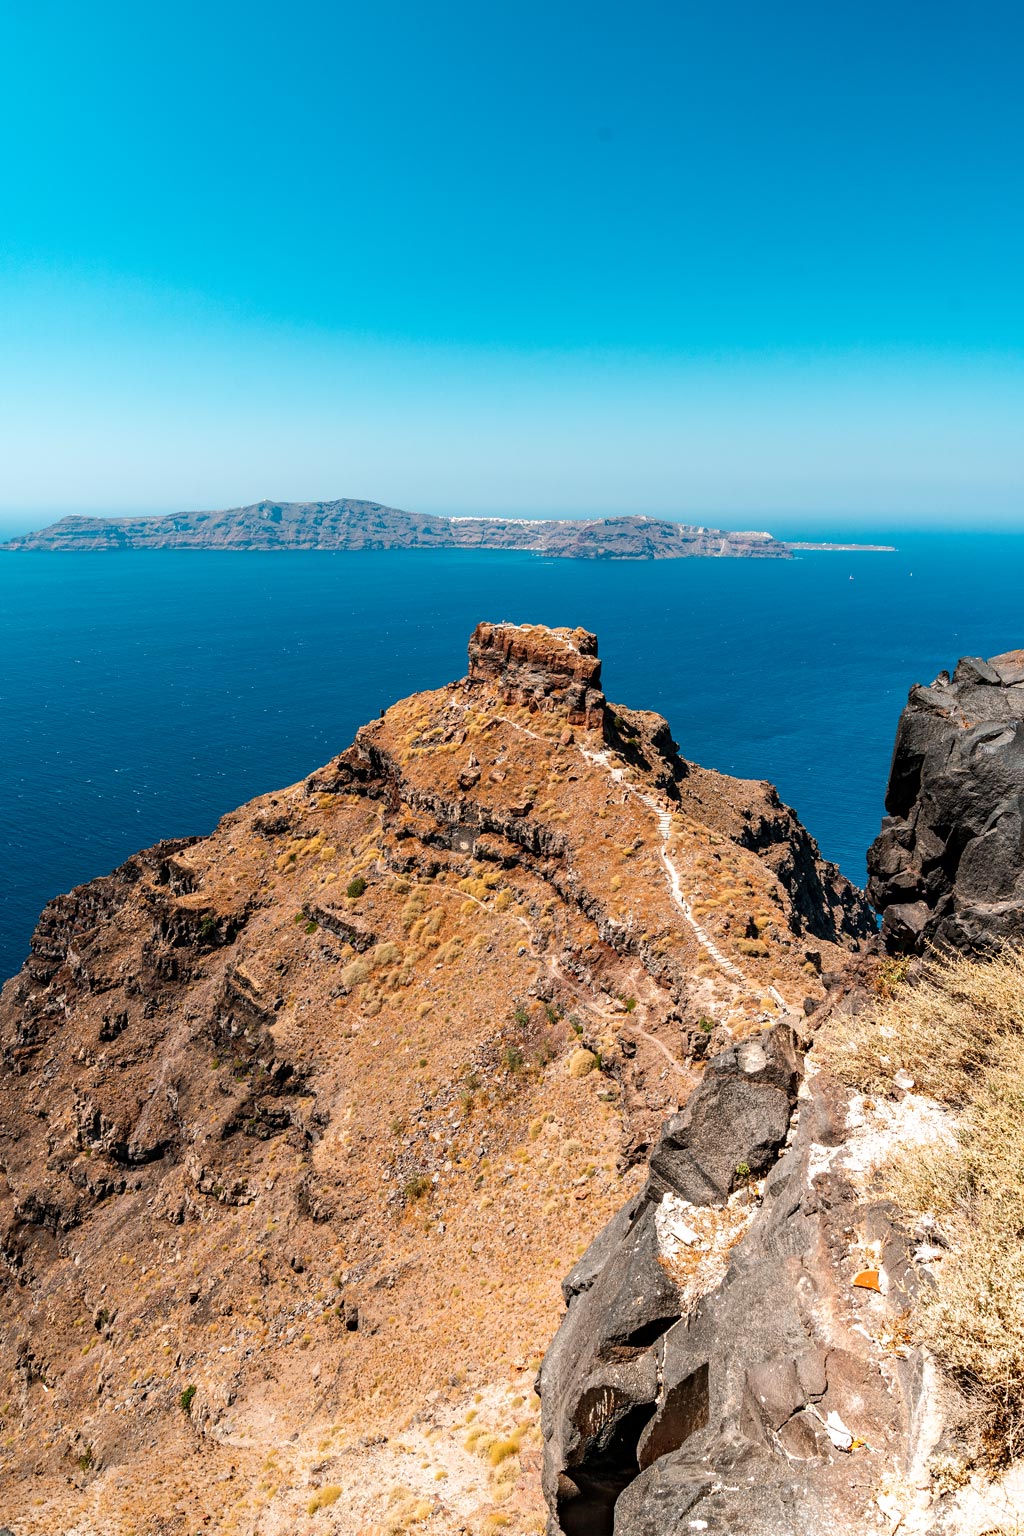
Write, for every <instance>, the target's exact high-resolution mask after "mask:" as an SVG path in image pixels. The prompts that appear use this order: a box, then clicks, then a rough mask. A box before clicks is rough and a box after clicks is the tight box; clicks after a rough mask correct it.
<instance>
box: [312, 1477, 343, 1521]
mask: <svg viewBox="0 0 1024 1536" xmlns="http://www.w3.org/2000/svg"><path fill="white" fill-rule="evenodd" d="M340 1498H341V1489H340V1488H339V1487H338V1485H337V1483H329V1484H328V1485H327V1487H326V1488H318V1489H317V1491H316V1493H314V1495H313V1497H312V1498H311V1499H310V1501H309V1503H308V1504H307V1505H306V1513H307V1514H309V1515H315V1514H316V1512H317V1510H318V1509H327V1508H329V1506H330V1505H331V1504H337V1502H338V1500H339V1499H340Z"/></svg>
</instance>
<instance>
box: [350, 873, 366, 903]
mask: <svg viewBox="0 0 1024 1536" xmlns="http://www.w3.org/2000/svg"><path fill="white" fill-rule="evenodd" d="M365 890H366V881H365V880H364V879H363V877H362V875H356V877H355V879H354V880H350V881H349V883H348V885H346V887H345V895H346V896H351V898H352V900H353V901H355V900H356V899H357V897H359V896H361V895H362V894H363V892H364V891H365Z"/></svg>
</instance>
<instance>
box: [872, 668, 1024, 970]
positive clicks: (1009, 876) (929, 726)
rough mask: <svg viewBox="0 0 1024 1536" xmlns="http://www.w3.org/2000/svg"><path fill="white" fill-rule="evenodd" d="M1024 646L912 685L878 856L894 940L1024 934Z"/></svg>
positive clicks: (903, 946) (878, 892) (910, 945)
mask: <svg viewBox="0 0 1024 1536" xmlns="http://www.w3.org/2000/svg"><path fill="white" fill-rule="evenodd" d="M1022 805H1024V651H1010V652H1008V653H1007V654H1006V655H1004V656H993V657H992V658H991V659H990V660H989V661H983V660H981V659H980V658H979V657H964V658H963V659H962V660H961V661H960V662H959V663H958V665H957V668H956V671H955V672H954V673H953V676H952V677H950V676H949V674H948V673H946V672H943V673H940V675H939V676H938V677H937V678H936V680H935V682H934V683H932V685H931V687H928V688H925V687H922V686H920V685H918V686H916V687H914V688H912V689H911V691H910V698H909V700H908V703H907V707H906V709H905V710H904V711H903V714H902V715H901V717H900V722H899V728H898V730H897V733H896V746H895V750H894V752H893V759H892V768H891V771H890V774H889V786H888V790H887V792H886V797H885V808H886V810H887V812H888V813H889V814H888V816H887V818H886V821H885V823H884V825H883V828H882V831H881V833H880V835H879V836H878V837H877V838H876V840H875V842H874V843H873V844H872V846H871V849H870V851H869V853H868V871H869V874H870V877H871V879H870V884H869V886H868V893H869V895H870V898H871V900H872V901H873V903H874V904H875V906H876V907H878V908H879V909H880V910H881V912H882V927H883V933H884V936H885V939H886V942H887V943H888V944H889V946H890V947H891V948H893V949H896V950H903V951H910V952H915V951H916V952H921V951H922V950H923V949H925V948H926V947H927V946H928V945H930V944H939V945H951V946H953V947H954V948H957V949H977V948H983V947H986V946H988V945H991V944H992V943H995V942H998V941H999V940H1000V939H1004V938H1009V937H1014V938H1019V937H1020V936H1021V935H1022V934H1024V813H1022Z"/></svg>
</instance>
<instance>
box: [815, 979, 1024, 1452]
mask: <svg viewBox="0 0 1024 1536" xmlns="http://www.w3.org/2000/svg"><path fill="white" fill-rule="evenodd" d="M823 1053H824V1054H825V1055H826V1059H827V1060H828V1063H829V1065H830V1066H831V1067H832V1068H833V1070H834V1071H835V1072H836V1073H837V1074H838V1075H839V1076H841V1077H842V1078H843V1079H844V1080H845V1081H846V1082H847V1083H849V1084H850V1085H851V1086H853V1087H855V1088H858V1089H860V1090H861V1091H863V1092H866V1093H870V1094H872V1095H876V1096H878V1097H880V1098H881V1097H885V1096H893V1095H895V1094H896V1093H897V1092H898V1091H900V1090H899V1089H898V1088H897V1086H896V1085H895V1083H894V1079H895V1078H896V1076H897V1074H899V1075H900V1083H901V1084H903V1085H905V1084H907V1083H911V1084H912V1085H913V1087H914V1088H915V1089H916V1090H917V1091H920V1092H922V1093H925V1094H928V1095H930V1096H931V1097H932V1098H934V1099H936V1100H937V1101H938V1102H939V1103H940V1104H942V1105H945V1106H946V1107H947V1108H948V1109H950V1110H951V1111H953V1112H955V1114H956V1116H957V1119H956V1133H955V1135H950V1136H949V1137H947V1138H944V1139H942V1138H940V1139H937V1140H936V1141H935V1142H934V1143H933V1144H931V1145H929V1146H928V1147H926V1148H920V1147H918V1148H916V1149H914V1150H912V1151H906V1152H904V1153H903V1154H902V1155H900V1156H897V1157H895V1158H892V1159H890V1160H889V1161H888V1162H887V1163H886V1166H885V1168H884V1171H883V1173H882V1175H881V1179H882V1183H883V1186H884V1190H885V1193H886V1194H888V1195H890V1196H891V1197H892V1198H894V1199H896V1200H897V1201H898V1202H899V1203H900V1204H901V1205H902V1206H903V1207H904V1208H905V1209H907V1210H909V1211H911V1212H913V1213H915V1214H916V1215H918V1216H925V1217H927V1218H930V1219H931V1220H932V1221H933V1222H934V1224H935V1227H936V1230H937V1234H938V1238H939V1241H940V1242H941V1243H942V1244H943V1245H944V1246H945V1252H944V1254H943V1256H942V1258H941V1262H940V1264H939V1265H938V1268H937V1276H936V1283H935V1286H934V1288H928V1289H926V1290H924V1291H923V1292H922V1293H921V1295H920V1296H919V1298H918V1301H917V1304H916V1306H915V1309H914V1311H913V1314H912V1319H911V1321H912V1326H913V1328H914V1330H915V1333H916V1336H917V1337H918V1338H919V1339H920V1340H921V1341H923V1342H926V1343H927V1344H928V1345H929V1346H930V1347H931V1349H932V1350H933V1351H934V1353H935V1355H936V1358H937V1359H938V1361H939V1362H940V1364H941V1365H942V1366H943V1367H944V1368H945V1369H946V1371H947V1372H948V1373H949V1375H950V1376H951V1377H952V1378H953V1380H954V1381H955V1382H956V1383H957V1385H958V1386H959V1388H960V1389H961V1391H962V1392H963V1393H964V1395H965V1396H966V1398H967V1399H968V1401H969V1403H971V1404H972V1405H973V1406H972V1410H971V1416H972V1417H973V1418H975V1419H976V1420H982V1421H983V1424H984V1431H985V1442H986V1447H987V1449H988V1451H989V1453H990V1454H991V1455H992V1456H993V1457H996V1458H999V1459H1006V1458H1013V1457H1016V1456H1018V1455H1019V1454H1021V1452H1022V1451H1024V1247H1022V1245H1021V1233H1022V1232H1024V954H1022V952H1021V951H1020V950H1011V949H1007V950H1005V951H1003V952H1002V953H1001V954H999V955H996V956H995V957H993V958H990V959H986V960H980V961H974V960H968V959H964V958H952V959H939V958H935V959H933V960H932V961H930V962H929V963H928V964H927V965H926V966H925V968H924V969H923V972H922V974H921V975H920V976H919V977H918V978H917V979H916V980H914V981H913V982H908V981H907V980H906V975H905V973H904V975H903V977H902V978H901V979H900V981H899V982H897V983H895V984H893V983H892V980H891V978H890V980H889V982H887V983H886V984H885V990H884V991H883V990H882V989H880V998H879V1002H878V1003H877V1004H876V1006H875V1007H874V1008H872V1009H866V1010H864V1012H862V1013H860V1014H858V1015H856V1016H855V1017H845V1018H843V1019H842V1020H841V1021H836V1022H834V1023H833V1025H832V1028H831V1031H830V1034H829V1036H828V1037H827V1038H826V1040H825V1041H823ZM904 1074H905V1075H904Z"/></svg>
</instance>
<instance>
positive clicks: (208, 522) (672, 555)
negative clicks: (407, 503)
mask: <svg viewBox="0 0 1024 1536" xmlns="http://www.w3.org/2000/svg"><path fill="white" fill-rule="evenodd" d="M891 548H892V546H891V545H886V544H789V543H785V542H783V541H782V540H780V539H776V538H774V537H773V536H772V534H770V533H762V532H748V533H735V532H729V531H727V530H725V529H722V528H703V527H696V526H694V525H692V524H689V523H674V522H669V521H668V520H667V519H663V518H657V517H642V516H638V517H599V518H557V519H544V520H541V519H531V518H506V517H435V516H432V515H431V514H429V513H424V512H402V511H399V510H398V509H397V508H395V507H385V506H381V504H380V503H379V502H376V501H351V500H342V501H259V502H257V503H256V504H255V505H254V506H251V507H231V508H229V509H227V510H226V511H222V512H175V513H172V514H170V515H168V516H166V517H62V518H61V519H60V521H59V522H56V523H52V524H51V525H50V526H49V527H48V528H42V529H40V530H39V531H38V532H37V533H26V534H23V535H22V536H21V537H19V538H14V539H8V540H7V542H6V543H4V544H0V549H5V550H47V551H65V552H79V553H80V552H82V551H88V550H111V549H236V550H268V549H324V550H329V549H518V550H523V551H525V552H528V553H532V554H540V555H549V556H556V557H559V558H563V559H573V560H678V559H680V558H682V557H685V556H688V555H703V556H712V557H716V558H720V557H723V556H724V557H733V558H740V559H758V560H763V559H771V560H789V559H791V558H792V554H793V551H794V550H799V549H839V550H891Z"/></svg>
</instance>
